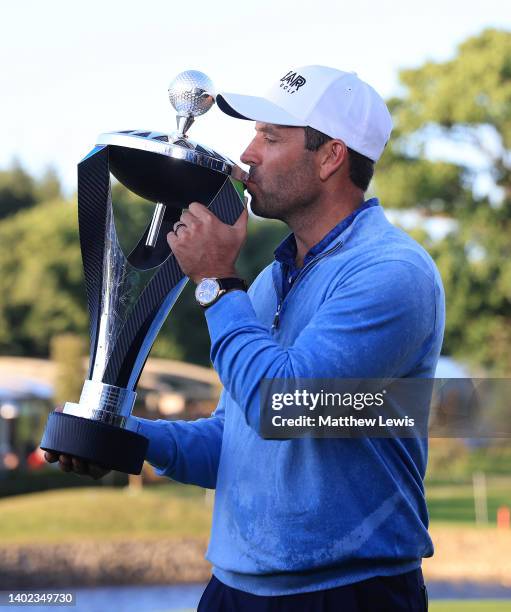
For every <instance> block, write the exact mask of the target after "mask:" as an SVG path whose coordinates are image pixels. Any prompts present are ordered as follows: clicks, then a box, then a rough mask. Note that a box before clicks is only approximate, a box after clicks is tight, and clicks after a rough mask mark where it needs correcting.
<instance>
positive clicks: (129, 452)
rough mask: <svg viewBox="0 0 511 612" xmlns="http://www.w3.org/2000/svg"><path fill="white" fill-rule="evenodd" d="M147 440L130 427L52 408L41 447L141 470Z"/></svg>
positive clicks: (121, 468) (107, 465)
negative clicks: (93, 419) (122, 426)
mask: <svg viewBox="0 0 511 612" xmlns="http://www.w3.org/2000/svg"><path fill="white" fill-rule="evenodd" d="M148 445H149V440H148V439H147V438H146V437H144V436H142V435H140V434H137V433H135V432H133V431H129V430H127V429H122V428H121V427H114V426H113V425H107V424H106V423H101V422H100V421H92V420H91V419H84V418H82V417H77V416H74V415H72V414H65V413H63V412H52V413H51V414H50V415H49V417H48V422H47V423H46V430H45V432H44V435H43V439H42V441H41V448H42V449H43V450H46V451H52V452H54V453H59V454H63V455H72V456H73V457H78V458H80V459H84V460H85V461H89V462H91V463H96V464H98V465H101V466H102V467H104V468H107V469H109V470H117V471H118V472H124V473H125V474H140V472H141V471H142V465H143V464H144V459H145V456H146V452H147V447H148Z"/></svg>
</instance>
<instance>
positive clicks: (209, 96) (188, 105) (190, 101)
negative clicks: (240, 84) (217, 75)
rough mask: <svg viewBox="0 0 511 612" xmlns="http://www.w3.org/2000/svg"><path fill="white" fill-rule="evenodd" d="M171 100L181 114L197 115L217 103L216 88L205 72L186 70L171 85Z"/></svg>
mask: <svg viewBox="0 0 511 612" xmlns="http://www.w3.org/2000/svg"><path fill="white" fill-rule="evenodd" d="M169 100H170V103H171V104H172V106H173V107H174V108H175V109H176V111H177V113H178V114H179V115H184V116H187V115H192V116H194V117H197V116H198V115H203V114H204V113H205V112H207V111H208V110H209V109H210V108H211V107H212V106H213V104H214V103H215V88H214V86H213V82H212V81H211V79H210V78H209V77H208V76H206V75H205V74H204V73H203V72H199V71H198V70H186V71H185V72H181V73H180V74H178V75H177V77H176V78H175V79H174V80H173V81H172V82H171V84H170V85H169Z"/></svg>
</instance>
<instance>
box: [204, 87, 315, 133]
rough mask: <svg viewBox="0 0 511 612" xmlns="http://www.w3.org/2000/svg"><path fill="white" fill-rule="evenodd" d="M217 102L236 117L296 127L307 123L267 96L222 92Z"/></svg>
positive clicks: (222, 109)
mask: <svg viewBox="0 0 511 612" xmlns="http://www.w3.org/2000/svg"><path fill="white" fill-rule="evenodd" d="M216 103H217V105H218V108H219V109H220V110H221V111H223V112H224V113H226V114H227V115H230V116H231V117H236V119H247V120H248V121H261V122H262V123H273V124H275V125H289V126H296V127H299V126H302V127H303V126H304V125H305V124H304V122H303V121H300V119H297V118H296V117H294V116H293V115H291V114H289V113H288V112H287V111H285V110H284V109H283V108H281V107H280V106H277V104H274V103H273V102H270V101H269V100H266V98H260V97H257V96H244V95H241V94H233V93H221V94H218V95H217V97H216Z"/></svg>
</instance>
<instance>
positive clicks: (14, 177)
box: [0, 161, 36, 219]
mask: <svg viewBox="0 0 511 612" xmlns="http://www.w3.org/2000/svg"><path fill="white" fill-rule="evenodd" d="M35 203H36V195H35V181H34V179H33V178H32V177H31V176H30V175H29V174H28V173H27V172H26V171H25V170H24V169H23V167H22V166H21V164H20V163H19V162H18V161H15V162H14V163H13V164H12V166H11V168H10V169H9V170H0V219H4V218H5V217H8V216H9V215H13V214H15V213H17V212H19V211H20V210H23V209H25V208H30V207H32V206H34V204H35Z"/></svg>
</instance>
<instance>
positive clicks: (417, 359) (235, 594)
mask: <svg viewBox="0 0 511 612" xmlns="http://www.w3.org/2000/svg"><path fill="white" fill-rule="evenodd" d="M217 102H218V105H219V107H220V109H221V110H223V111H224V112H226V113H228V114H230V115H233V116H234V117H238V118H241V119H250V120H254V121H256V124H255V129H256V134H255V137H254V139H253V141H252V142H251V143H250V144H249V146H248V148H247V149H246V151H245V152H244V153H243V156H242V158H241V159H242V161H243V162H244V163H246V164H248V165H249V166H250V179H249V181H248V183H247V189H248V191H249V192H250V194H251V196H252V203H251V207H252V210H253V211H254V213H256V214H258V215H260V216H263V217H269V218H276V219H281V220H282V221H284V222H285V223H287V224H288V225H289V227H290V228H291V230H292V232H293V233H292V234H291V235H290V236H288V238H286V240H284V242H283V243H282V244H281V245H280V246H279V247H278V248H277V250H276V251H275V257H276V261H274V262H273V264H271V265H270V266H268V267H267V268H266V269H265V270H263V271H262V272H261V274H260V275H259V276H258V277H257V279H256V280H255V281H254V283H253V284H252V286H251V287H250V290H249V292H248V294H247V293H246V292H245V291H244V287H243V284H242V283H241V281H239V280H237V277H238V275H237V273H236V268H235V262H236V259H237V257H238V253H239V251H240V248H241V246H242V244H243V242H244V240H245V235H246V221H247V215H246V213H244V214H243V215H242V216H241V217H240V219H239V220H238V222H237V223H236V224H235V225H234V226H232V227H231V226H228V225H224V224H223V223H221V222H220V221H219V220H218V219H217V218H216V217H215V216H214V215H213V214H212V213H210V212H209V211H208V210H207V209H206V208H205V207H204V206H202V205H201V204H199V203H192V204H191V205H190V207H189V209H188V210H186V211H184V212H183V214H182V216H181V219H180V221H179V222H178V223H176V225H175V226H174V232H172V233H170V234H169V236H168V241H169V245H170V247H171V248H172V250H173V252H174V253H175V255H176V257H177V258H178V261H179V263H180V265H181V267H182V269H183V271H184V272H185V273H186V274H187V275H188V276H189V277H190V278H191V279H192V280H193V281H194V282H196V283H199V286H198V289H197V293H196V295H197V297H198V301H199V302H200V303H201V304H202V306H203V307H204V308H205V316H206V320H207V323H208V328H209V333H210V336H211V358H212V361H213V364H214V366H215V368H216V370H217V372H218V374H219V376H220V378H221V380H222V383H223V385H224V391H223V393H222V396H221V399H220V402H219V404H218V406H217V409H216V410H215V412H214V413H213V415H212V416H211V417H210V418H207V419H199V420H198V421H195V422H183V421H177V422H167V421H155V422H152V421H147V420H144V419H139V424H140V429H139V431H140V433H142V434H144V435H146V436H147V437H148V438H149V441H150V443H149V451H148V456H147V459H148V460H149V461H150V462H151V463H152V465H154V466H155V467H156V469H157V472H158V473H159V474H161V475H166V476H169V477H171V478H173V479H175V480H178V481H180V482H185V483H194V484H197V485H201V486H204V487H211V488H216V496H215V508H214V515H213V526H212V533H211V540H210V544H209V548H208V552H207V555H206V556H207V558H208V559H209V560H210V561H211V563H212V564H213V577H212V579H211V581H210V583H209V584H208V586H207V588H206V591H205V592H204V594H203V597H202V599H201V603H200V605H199V611H201V612H202V611H207V612H216V611H222V612H229V611H231V610H232V611H238V610H239V611H241V612H244V611H247V612H249V611H252V610H253V611H263V610H264V611H267V610H268V611H270V610H271V611H273V610H275V611H276V610H279V611H293V612H298V611H302V610H303V611H305V610H307V611H310V612H322V611H325V612H326V611H331V612H338V611H341V610H342V611H344V612H352V611H353V612H355V611H357V612H359V611H367V612H390V611H392V612H398V611H401V610H403V611H404V610H417V611H422V610H426V608H427V604H426V594H425V588H424V586H423V580H422V574H421V570H420V565H421V560H422V557H424V556H430V555H431V554H432V552H433V549H432V544H431V540H430V538H429V535H428V532H427V525H428V517H427V509H426V504H425V499H424V488H423V478H424V473H425V468H426V456H427V442H426V440H424V439H420V438H416V439H415V438H414V439H399V438H393V439H378V438H374V439H373V438H360V439H311V438H307V439H292V440H265V439H263V438H262V437H261V436H260V433H259V426H260V424H259V410H260V406H259V403H260V402H259V400H260V397H259V386H260V382H261V380H262V379H264V378H269V379H274V378H291V379H293V378H323V379H324V378H401V377H425V378H431V377H433V376H434V372H435V367H436V363H437V360H438V356H439V353H440V348H441V343H442V336H443V327H444V316H445V315H444V298H443V290H442V284H441V280H440V278H439V275H438V272H437V270H436V267H435V265H434V263H433V262H432V260H431V258H430V257H429V256H428V255H427V253H426V252H425V251H424V250H423V249H422V248H421V247H420V246H419V245H418V244H417V243H415V242H414V241H413V240H412V239H411V238H410V237H408V236H407V235H406V234H405V233H404V232H402V231H400V230H398V229H397V228H395V227H393V226H392V225H391V224H390V223H389V222H388V221H387V220H386V218H385V216H384V213H383V211H382V209H381V207H380V205H379V203H378V201H377V200H376V199H371V200H368V201H366V202H364V192H365V190H366V189H367V186H368V184H369V181H370V179H371V176H372V171H373V165H374V162H376V161H377V160H378V158H379V157H380V155H381V153H382V152H383V149H384V147H385V145H386V143H387V141H388V138H389V136H390V132H391V119H390V115H389V113H388V110H387V108H386V106H385V103H384V102H383V100H382V99H381V98H380V96H379V95H378V94H377V93H376V92H375V91H374V90H373V89H372V88H371V87H370V86H369V85H367V84H366V83H364V82H363V81H361V80H360V79H359V78H358V77H357V76H356V75H355V74H353V73H346V72H340V71H338V70H333V69H330V68H325V67H321V66H306V67H302V68H299V69H297V70H292V71H290V72H288V73H287V74H286V75H284V76H283V77H282V78H281V79H280V80H279V81H277V83H276V84H275V86H274V87H273V88H272V89H271V90H270V92H269V94H268V95H267V96H266V97H265V98H254V97H250V96H240V95H234V94H223V95H219V96H218V97H217ZM203 279H226V280H220V281H214V280H209V281H203ZM49 459H51V460H58V458H57V457H55V456H53V457H49ZM60 461H61V464H62V466H63V469H67V470H70V469H75V471H78V472H82V473H83V472H87V471H89V472H90V470H91V469H92V474H93V475H100V474H101V473H102V472H101V471H100V469H99V468H97V467H92V468H90V466H86V465H83V464H82V463H80V462H79V461H78V460H76V459H74V460H73V459H71V458H68V457H61V458H60ZM73 462H74V463H73ZM94 470H96V471H94ZM98 470H99V471H98Z"/></svg>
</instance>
